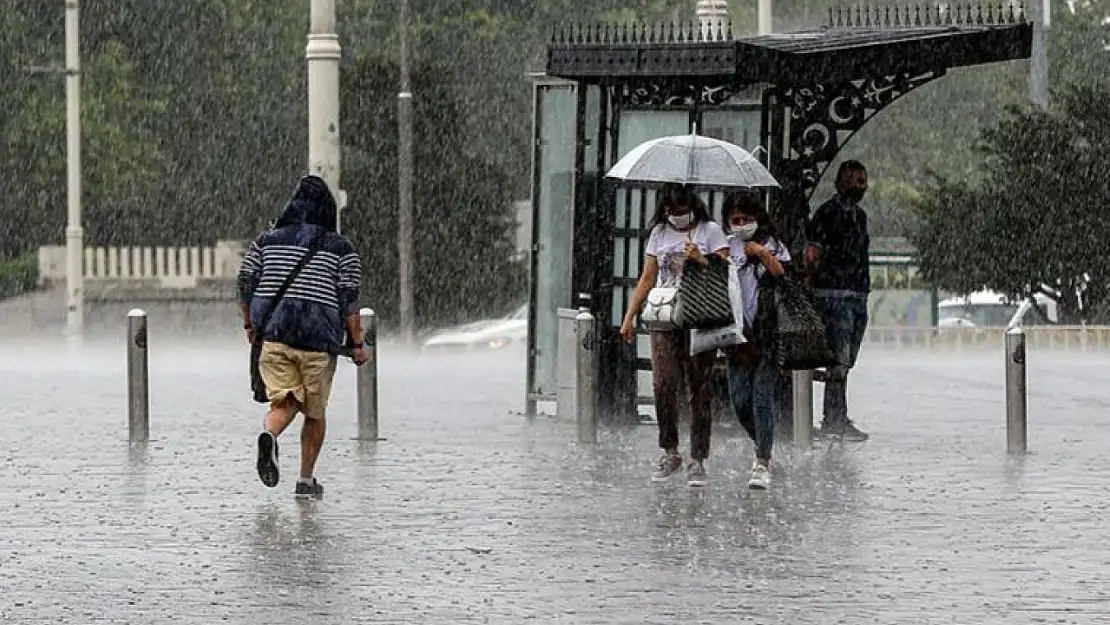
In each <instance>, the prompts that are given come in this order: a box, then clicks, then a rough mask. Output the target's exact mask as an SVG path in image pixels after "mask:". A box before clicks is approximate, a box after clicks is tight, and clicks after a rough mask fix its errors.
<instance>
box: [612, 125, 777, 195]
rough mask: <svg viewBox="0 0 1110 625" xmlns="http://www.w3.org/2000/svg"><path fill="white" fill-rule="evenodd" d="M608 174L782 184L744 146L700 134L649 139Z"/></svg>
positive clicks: (628, 179) (753, 184)
mask: <svg viewBox="0 0 1110 625" xmlns="http://www.w3.org/2000/svg"><path fill="white" fill-rule="evenodd" d="M695 133H696V131H695ZM605 177H606V178H612V179H615V180H623V181H626V182H649V183H650V182H656V183H658V182H675V183H679V184H689V185H700V186H707V187H746V188H759V187H778V186H779V183H778V181H777V180H775V178H774V177H773V176H772V175H771V173H770V172H769V171H767V168H766V167H764V166H763V164H762V163H760V162H759V161H758V160H757V159H756V158H755V157H754V156H752V155H751V153H750V152H748V151H747V150H745V149H744V148H742V147H740V146H738V145H735V144H732V143H729V142H728V141H721V140H720V139H713V138H711V137H703V136H701V135H698V134H689V135H675V136H672V137H663V138H661V139H652V140H651V141H645V142H644V143H641V144H640V145H638V146H636V147H635V148H633V149H632V151H630V152H629V153H628V154H625V155H624V158H622V159H621V160H620V161H618V162H617V164H616V165H613V167H612V169H610V170H609V173H607V174H605Z"/></svg>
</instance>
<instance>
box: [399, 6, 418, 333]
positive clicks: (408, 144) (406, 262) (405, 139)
mask: <svg viewBox="0 0 1110 625" xmlns="http://www.w3.org/2000/svg"><path fill="white" fill-rule="evenodd" d="M398 21H399V22H400V23H399V24H398V27H399V29H400V39H401V63H400V65H401V67H400V70H401V88H400V89H399V90H398V93H397V133H398V137H397V139H398V141H397V144H398V154H397V178H398V180H397V183H398V187H399V189H398V198H397V200H398V206H397V260H398V282H399V284H398V294H399V295H400V298H399V299H400V302H399V304H400V306H399V311H398V312H399V313H400V317H401V340H402V341H403V342H404V343H406V344H407V343H410V342H411V341H412V337H413V326H414V325H415V324H414V322H413V293H412V291H413V288H412V274H413V269H412V247H413V244H412V238H413V234H412V232H413V223H412V222H413V219H412V176H413V156H412V118H413V106H412V104H413V102H412V84H411V83H412V81H411V78H410V76H409V73H410V68H409V36H408V32H409V3H408V0H401V7H400V11H399V16H398Z"/></svg>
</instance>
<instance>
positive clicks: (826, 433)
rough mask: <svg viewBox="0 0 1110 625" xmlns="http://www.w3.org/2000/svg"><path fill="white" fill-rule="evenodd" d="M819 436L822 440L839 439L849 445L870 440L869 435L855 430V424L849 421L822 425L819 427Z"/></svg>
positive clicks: (857, 429)
mask: <svg viewBox="0 0 1110 625" xmlns="http://www.w3.org/2000/svg"><path fill="white" fill-rule="evenodd" d="M821 436H822V437H824V438H839V439H840V440H842V441H847V442H849V443H862V442H864V441H866V440H867V439H869V438H871V435H870V434H868V433H867V432H864V431H863V430H861V429H859V428H857V427H856V424H855V423H852V422H851V421H848V422H846V423H835V424H827V425H823V426H822V427H821Z"/></svg>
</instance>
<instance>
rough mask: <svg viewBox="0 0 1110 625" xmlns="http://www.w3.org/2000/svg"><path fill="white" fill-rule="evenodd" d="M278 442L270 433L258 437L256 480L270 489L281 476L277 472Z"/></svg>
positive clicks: (276, 483)
mask: <svg viewBox="0 0 1110 625" xmlns="http://www.w3.org/2000/svg"><path fill="white" fill-rule="evenodd" d="M277 456H278V442H277V438H275V437H274V435H273V434H271V433H270V432H263V433H261V434H259V435H258V479H260V480H262V483H263V484H265V485H266V486H269V487H270V488H273V487H275V486H277V485H278V481H279V480H280V479H281V474H280V473H279V472H278V461H277Z"/></svg>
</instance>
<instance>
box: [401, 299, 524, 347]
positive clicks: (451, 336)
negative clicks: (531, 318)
mask: <svg viewBox="0 0 1110 625" xmlns="http://www.w3.org/2000/svg"><path fill="white" fill-rule="evenodd" d="M527 340H528V305H527V304H525V305H523V306H521V307H519V308H517V309H516V310H514V311H513V312H511V313H509V314H508V315H506V316H504V317H501V318H500V319H483V320H481V321H474V322H471V323H466V324H463V325H460V326H456V327H452V328H443V329H440V330H436V331H434V332H432V333H431V334H430V335H428V337H427V338H426V339H424V343H423V346H424V349H452V348H453V349H460V350H470V349H504V348H506V347H509V346H510V345H517V344H524V343H525V342H527Z"/></svg>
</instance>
